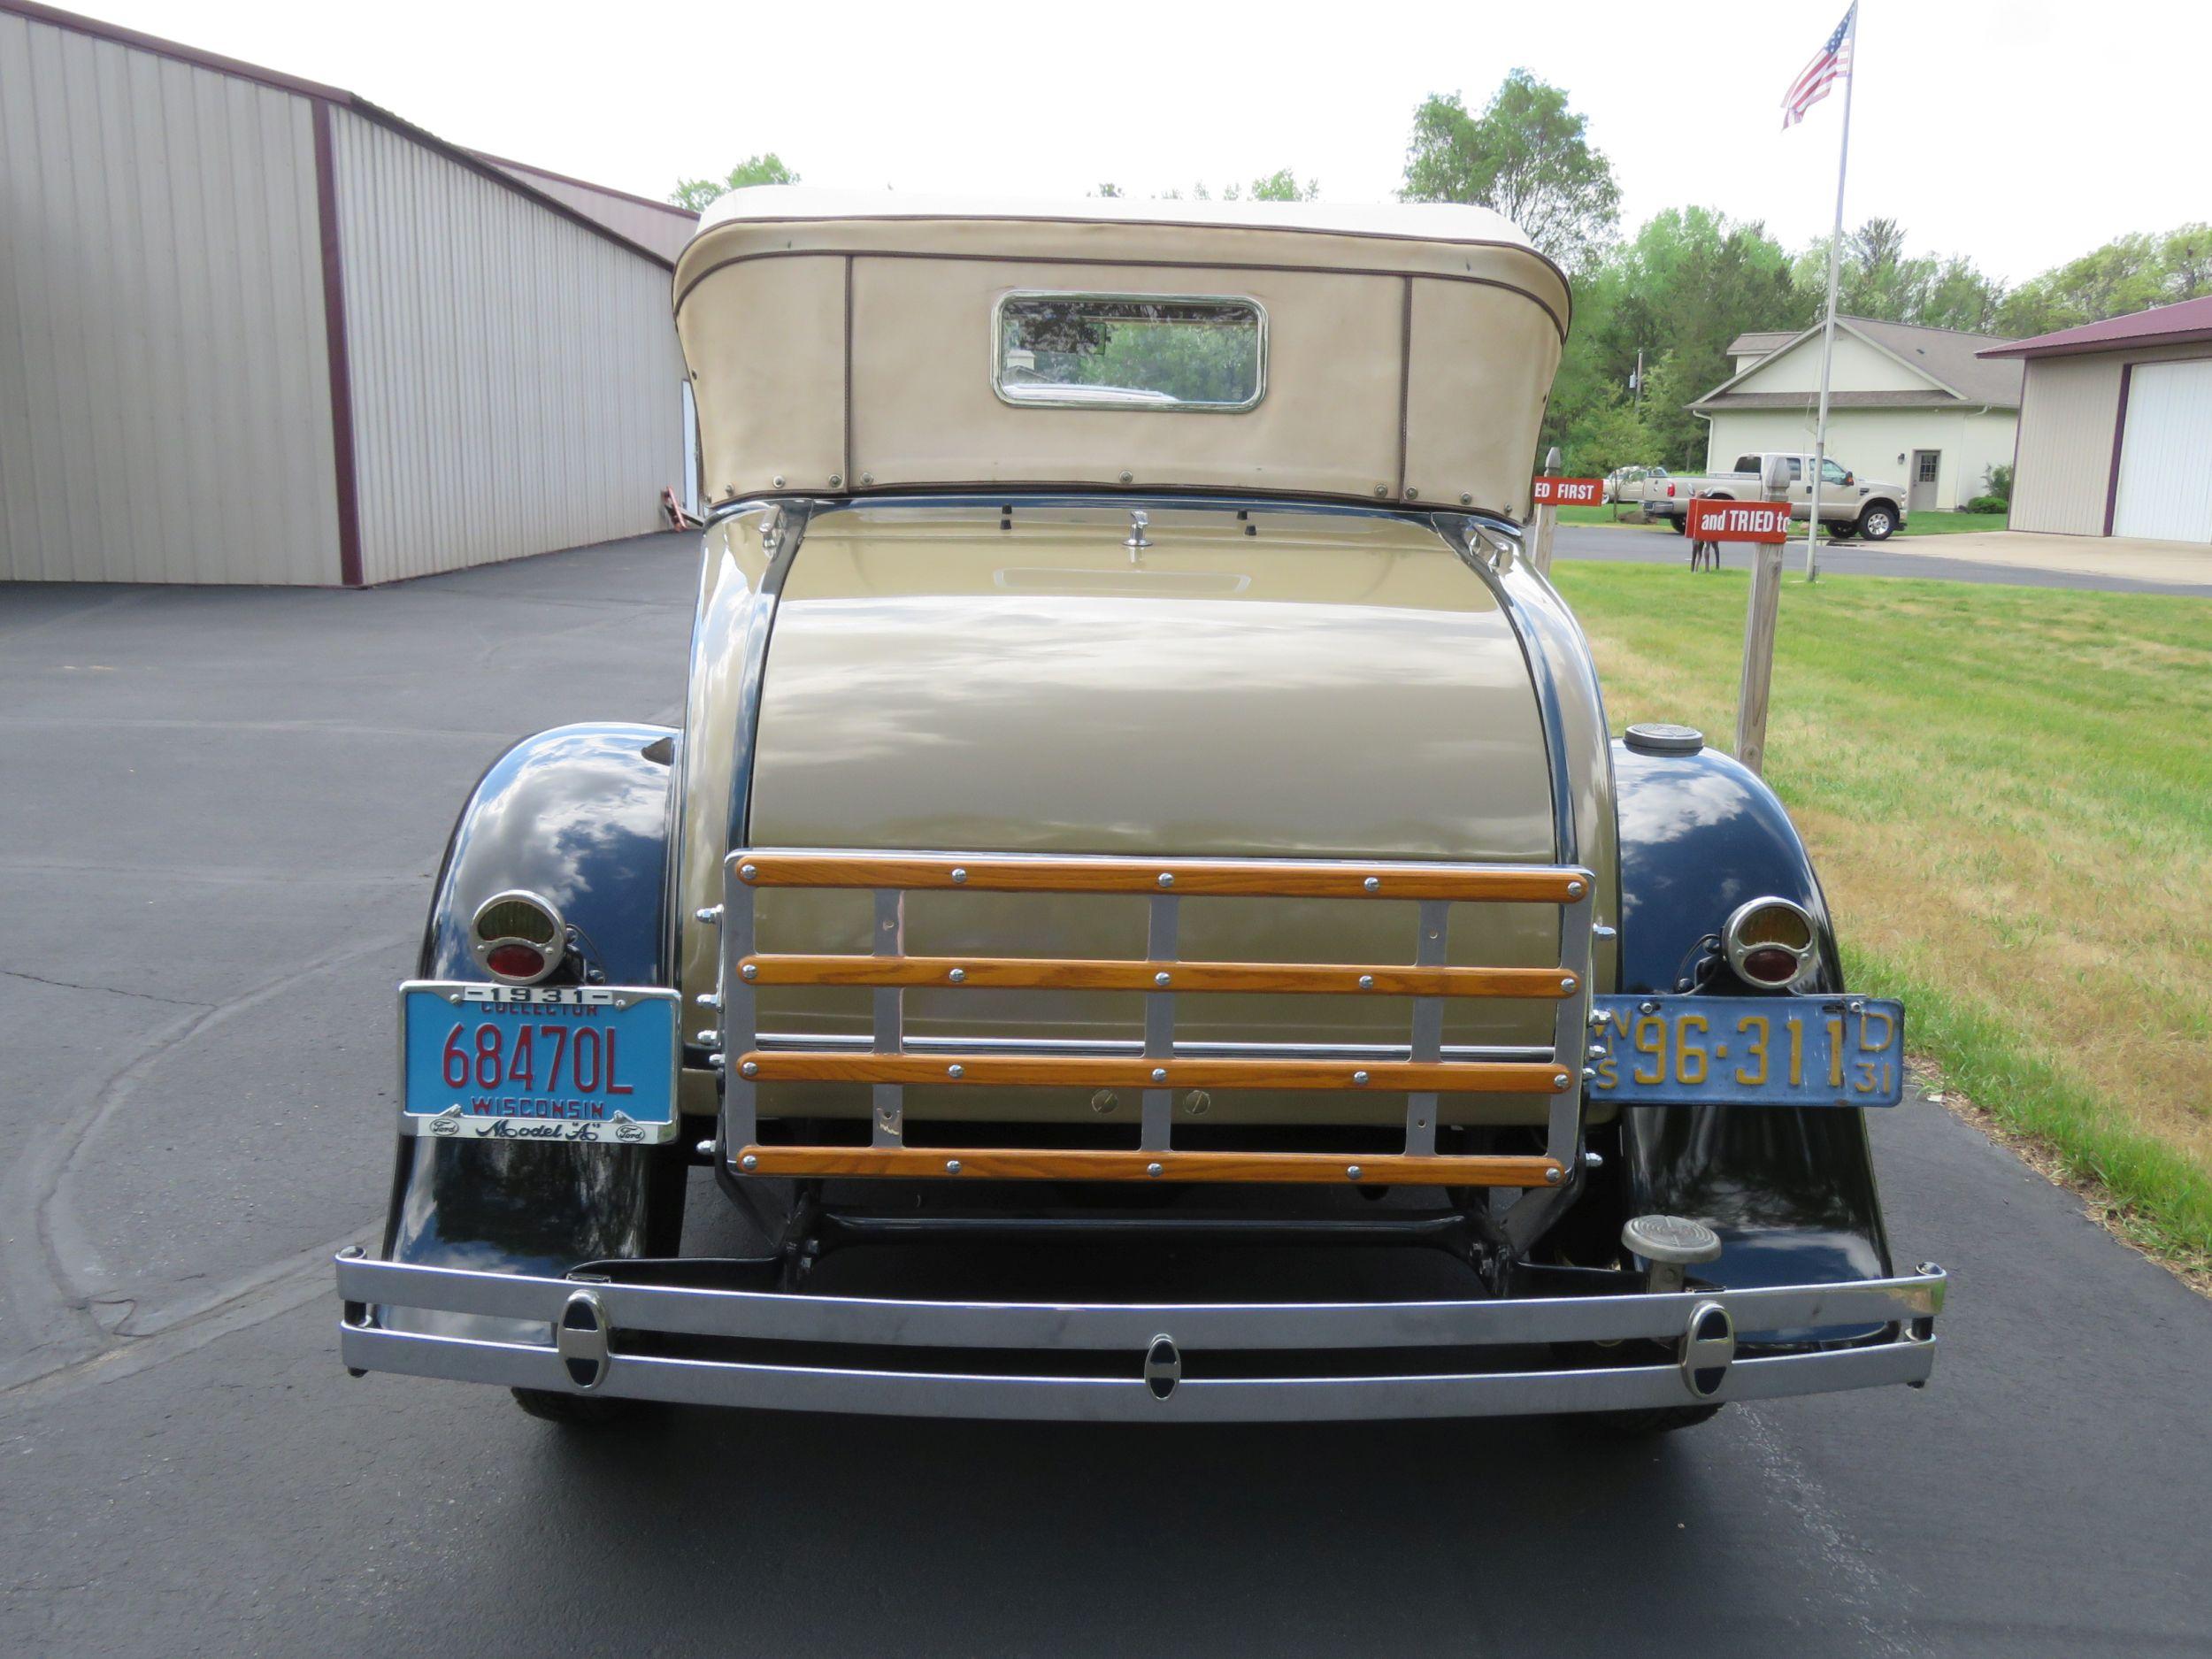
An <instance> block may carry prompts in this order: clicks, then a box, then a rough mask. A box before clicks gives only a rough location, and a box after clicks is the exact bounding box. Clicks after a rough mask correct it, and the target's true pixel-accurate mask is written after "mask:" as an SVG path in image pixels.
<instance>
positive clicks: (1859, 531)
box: [1642, 451, 1905, 541]
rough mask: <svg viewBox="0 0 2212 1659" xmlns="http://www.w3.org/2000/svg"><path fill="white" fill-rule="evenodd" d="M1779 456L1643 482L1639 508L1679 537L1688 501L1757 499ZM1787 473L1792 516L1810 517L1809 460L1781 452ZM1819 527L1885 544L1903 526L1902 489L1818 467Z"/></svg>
mask: <svg viewBox="0 0 2212 1659" xmlns="http://www.w3.org/2000/svg"><path fill="white" fill-rule="evenodd" d="M1776 453H1777V452H1773V451H1762V452H1760V453H1757V454H1753V455H1740V456H1738V457H1736V465H1735V470H1734V471H1732V472H1709V473H1702V474H1685V473H1677V474H1675V475H1674V476H1672V477H1656V478H1651V479H1647V480H1645V483H1644V488H1643V496H1642V506H1643V510H1644V517H1646V518H1664V519H1666V520H1667V522H1668V523H1670V524H1671V525H1672V526H1674V528H1675V533H1676V534H1681V531H1682V528H1683V526H1684V523H1685V522H1686V519H1687V518H1688V517H1689V511H1690V498H1691V497H1692V496H1694V495H1708V496H1711V497H1713V498H1715V499H1716V500H1719V501H1757V500H1759V499H1761V495H1760V488H1759V480H1760V479H1762V478H1763V477H1764V476H1765V474H1766V465H1767V462H1768V460H1769V459H1770V458H1771V457H1773V456H1774V455H1775V454H1776ZM1778 453H1779V458H1780V459H1781V460H1782V462H1783V463H1784V464H1785V465H1787V467H1788V468H1789V474H1790V484H1789V503H1790V515H1791V517H1793V518H1805V517H1806V516H1807V515H1808V514H1809V513H1810V512H1811V511H1812V496H1813V488H1812V477H1813V457H1811V456H1809V455H1793V454H1790V453H1789V452H1787V451H1781V452H1778ZM1820 479H1821V483H1820V521H1821V523H1822V524H1823V525H1824V526H1825V527H1826V528H1827V531H1828V534H1830V535H1832V536H1857V537H1859V538H1860V539H1861V540H1863V541H1888V540H1889V538H1890V537H1891V536H1893V535H1895V534H1897V532H1898V531H1899V530H1901V529H1902V528H1903V527H1904V524H1905V489H1904V486H1903V485H1901V484H1877V483H1871V482H1870V481H1868V480H1864V479H1862V478H1860V477H1859V475H1858V474H1857V473H1855V472H1850V471H1848V470H1847V469H1846V468H1844V467H1842V466H1839V465H1837V464H1836V463H1835V462H1834V461H1825V462H1824V463H1822V472H1821V475H1820Z"/></svg>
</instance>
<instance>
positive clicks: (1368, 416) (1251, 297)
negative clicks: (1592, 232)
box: [676, 186, 1569, 517]
mask: <svg viewBox="0 0 2212 1659" xmlns="http://www.w3.org/2000/svg"><path fill="white" fill-rule="evenodd" d="M1037 294H1045V295H1064V294H1081V295H1087V296H1099V295H1108V296H1131V297H1133V298H1139V299H1144V300H1162V299H1181V298H1184V297H1186V296H1207V298H1208V299H1209V300H1210V301H1218V300H1220V299H1223V298H1228V299H1232V300H1237V301H1249V302H1251V303H1252V304H1253V305H1254V306H1255V307H1256V308H1257V311H1258V314H1261V315H1263V318H1264V334H1263V347H1262V349H1263V389H1262V390H1261V392H1260V393H1259V395H1258V396H1256V398H1255V399H1254V400H1253V401H1252V402H1251V405H1250V407H1248V408H1242V409H1240V410H1237V411H1233V412H1231V411H1208V412H1204V413H1198V412H1194V411H1189V410H1187V409H1173V410H1166V409H1161V408H1156V407H1155V408H1144V407H1129V406H1125V405H1124V406H1117V407H1100V406H1081V405H1079V404H1078V405H1077V406H1067V405H1065V404H1050V403H1043V402H1038V403H1025V402H1023V401H1019V400H1014V399H1010V398H1009V397H1007V396H1004V395H1003V394H1002V390H1001V389H1000V388H998V387H997V385H996V383H995V372H994V354H995V351H996V349H997V342H996V341H995V328H996V327H997V326H998V325H997V323H996V322H995V318H996V316H997V311H996V308H997V307H998V305H999V303H1000V302H1001V301H1002V300H1003V299H1004V298H1005V297H1006V296H1009V295H1025V296H1026V295H1037ZM1568 304H1569V297H1568V291H1567V284H1566V280H1565V279H1564V278H1563V276H1562V275H1561V274H1560V273H1559V271H1558V269H1557V268H1556V267H1555V266H1554V265H1552V264H1551V263H1550V261H1548V260H1547V259H1546V258H1545V257H1543V256H1542V255H1541V254H1540V253H1538V252H1536V251H1535V250H1534V249H1533V248H1532V247H1531V246H1530V245H1529V242H1528V240H1527V238H1526V237H1525V236H1523V235H1522V234H1521V233H1520V232H1519V231H1517V229H1515V228H1514V227H1512V226H1511V225H1510V224H1509V223H1508V222H1507V221H1506V220H1504V219H1501V218H1500V217H1498V216H1497V215H1496V214H1494V213H1492V212H1490V211H1488V210H1486V209H1483V208H1475V207H1460V206H1452V205H1448V204H1402V205H1391V206H1374V207H1330V206H1323V205H1321V204H1312V203H1211V202H1130V201H1120V200H1110V201H1086V202H1081V203H1068V204H1024V203H1015V202H1004V201H996V202H994V201H987V200H980V199H951V198H941V197H917V196H893V195H888V194H881V195H879V194H873V193H860V192H841V191H827V190H817V189H813V188H803V187H795V186H762V187H757V188H751V189H746V190H739V191H735V192H733V193H732V194H731V195H729V196H725V197H723V198H722V200H721V201H720V202H719V203H718V204H716V205H715V206H714V207H713V208H712V209H710V211H709V212H708V214H707V216H706V219H705V220H704V222H703V227H702V229H701V230H700V233H699V234H698V235H697V237H695V239H694V240H693V242H692V243H691V245H690V247H689V248H687V250H685V251H684V254H683V257H681V258H680V260H679V261H678V263H677V267H676V324H677V330H678V333H679V334H680V337H681V339H682V342H683V347H684V352H685V355H686V357H687V359H688V361H689V364H690V367H691V373H692V379H693V380H694V383H695V392H696V395H697V399H698V404H699V422H700V434H701V447H702V449H703V458H704V462H705V467H706V472H705V477H706V480H707V482H708V486H709V491H710V495H712V496H713V497H714V498H716V499H728V498H731V497H734V496H740V495H755V494H760V493H774V492H778V491H789V492H795V493H797V492H804V493H809V494H819V493H824V492H827V493H832V494H835V493H845V492H858V493H866V492H870V491H876V492H880V491H887V490H898V489H910V488H956V487H960V486H973V487H977V488H1000V487H1005V486H1046V487H1050V486H1057V485H1071V486H1080V487H1084V488H1092V487H1099V488H1108V489H1115V488H1129V489H1131V490H1133V491H1135V492H1140V493H1144V492H1156V491H1159V490H1161V489H1225V490H1237V491H1258V492H1264V493H1270V494H1279V495H1311V496H1329V497H1340V498H1350V499H1359V500H1363V501H1367V502H1370V503H1372V502H1374V501H1377V500H1386V501H1392V502H1412V503H1417V504H1420V505H1429V504H1435V505H1439V506H1461V505H1467V506H1474V507H1480V508H1484V509H1487V510H1490V511H1499V512H1505V513H1509V514H1511V515H1514V516H1516V517H1518V516H1521V515H1523V514H1524V513H1525V511H1526V509H1527V505H1528V503H1527V495H1528V486H1529V476H1530V472H1531V470H1532V469H1531V465H1530V463H1531V460H1532V455H1533V451H1534V448H1535V442H1536V429H1537V426H1538V424H1539V422H1540V420H1541V419H1542V415H1543V408H1544V401H1545V399H1546V397H1547V396H1548V394H1549V392H1550V388H1551V378H1552V373H1553V371H1554V369H1555V368H1556V366H1557V365H1558V361H1559V353H1560V347H1561V344H1562V342H1563V339H1564V337H1565V333H1566V326H1567V317H1568Z"/></svg>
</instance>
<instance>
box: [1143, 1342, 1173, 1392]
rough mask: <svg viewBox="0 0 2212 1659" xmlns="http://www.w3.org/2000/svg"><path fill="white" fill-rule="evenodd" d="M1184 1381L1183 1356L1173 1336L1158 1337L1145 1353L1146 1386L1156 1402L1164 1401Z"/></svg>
mask: <svg viewBox="0 0 2212 1659" xmlns="http://www.w3.org/2000/svg"><path fill="white" fill-rule="evenodd" d="M1182 1380H1183V1356H1182V1354H1181V1352H1180V1351H1179V1349H1178V1348H1176V1346H1175V1339H1174V1338H1173V1337H1171V1336H1156V1337H1154V1338H1153V1339H1152V1346H1151V1347H1150V1348H1147V1349H1145V1351H1144V1386H1146V1387H1148V1388H1149V1389H1150V1390H1151V1391H1152V1397H1153V1398H1154V1399H1155V1400H1164V1399H1166V1398H1167V1397H1168V1396H1169V1395H1170V1394H1173V1393H1174V1392H1175V1385H1176V1384H1177V1383H1179V1382H1181V1381H1182Z"/></svg>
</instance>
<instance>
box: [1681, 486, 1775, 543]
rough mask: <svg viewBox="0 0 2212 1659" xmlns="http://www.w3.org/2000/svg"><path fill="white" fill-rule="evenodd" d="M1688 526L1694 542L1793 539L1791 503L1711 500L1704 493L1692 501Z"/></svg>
mask: <svg viewBox="0 0 2212 1659" xmlns="http://www.w3.org/2000/svg"><path fill="white" fill-rule="evenodd" d="M1687 527H1688V533H1689V537H1690V540H1691V541H1788V540H1789V539H1790V509H1789V503H1787V502H1779V501H1711V500H1709V499H1707V498H1706V497H1704V496H1697V497H1694V499H1693V500H1692V501H1691V503H1690V515H1689V525H1688V526H1687Z"/></svg>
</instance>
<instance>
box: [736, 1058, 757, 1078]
mask: <svg viewBox="0 0 2212 1659" xmlns="http://www.w3.org/2000/svg"><path fill="white" fill-rule="evenodd" d="M737 1074H738V1076H740V1077H758V1076H759V1075H760V1066H759V1064H757V1062H754V1061H751V1060H748V1061H746V1062H745V1064H743V1065H741V1066H739V1067H738V1068H737Z"/></svg>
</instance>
